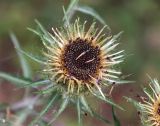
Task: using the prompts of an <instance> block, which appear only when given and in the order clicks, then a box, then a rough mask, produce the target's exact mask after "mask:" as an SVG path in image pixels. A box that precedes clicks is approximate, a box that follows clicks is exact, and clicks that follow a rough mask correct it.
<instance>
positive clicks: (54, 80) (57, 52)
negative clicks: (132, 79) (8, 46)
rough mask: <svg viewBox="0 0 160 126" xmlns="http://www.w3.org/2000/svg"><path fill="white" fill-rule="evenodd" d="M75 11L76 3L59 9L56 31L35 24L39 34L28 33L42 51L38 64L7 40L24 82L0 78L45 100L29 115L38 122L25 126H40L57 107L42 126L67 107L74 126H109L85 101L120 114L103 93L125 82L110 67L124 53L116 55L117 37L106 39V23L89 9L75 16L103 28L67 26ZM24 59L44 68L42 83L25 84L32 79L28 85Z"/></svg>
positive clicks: (80, 23)
mask: <svg viewBox="0 0 160 126" xmlns="http://www.w3.org/2000/svg"><path fill="white" fill-rule="evenodd" d="M75 5H77V2H76V1H74V2H73V3H71V4H70V6H69V8H68V9H67V11H65V9H64V15H65V16H64V20H65V22H64V25H63V26H62V27H60V28H55V27H53V28H51V29H52V32H48V31H47V30H46V29H45V28H44V27H43V26H42V25H41V23H40V22H39V21H37V20H36V24H37V26H38V30H34V29H31V28H28V29H29V30H30V31H32V32H33V33H35V34H36V35H38V36H39V37H40V39H41V41H42V43H43V45H44V47H45V51H43V58H41V59H40V58H37V57H35V56H33V55H31V54H30V53H27V52H25V51H23V50H22V49H21V48H20V46H19V44H18V42H17V41H16V39H15V36H13V35H11V38H12V40H13V43H14V45H15V48H16V50H17V52H18V55H19V57H20V61H21V64H22V68H23V72H24V73H23V75H24V77H25V78H27V79H22V78H16V77H14V76H11V75H8V74H6V73H0V77H3V78H5V79H7V80H9V81H11V82H13V83H16V84H17V85H18V86H21V87H23V88H27V92H28V89H29V88H30V87H32V88H34V89H36V90H37V91H36V93H37V94H38V95H40V96H41V99H44V100H46V99H45V97H46V96H47V99H48V100H47V104H46V105H45V106H44V108H43V109H42V111H41V112H40V113H39V114H37V113H34V114H33V113H31V115H37V116H36V117H35V119H34V120H32V121H31V123H30V126H33V125H35V124H39V122H41V120H43V119H42V118H43V116H44V114H46V113H47V112H48V111H49V109H50V108H51V107H53V106H54V104H56V103H59V104H60V105H59V109H58V110H57V111H56V112H55V113H53V117H52V118H51V119H50V120H49V121H47V122H46V123H47V124H46V123H44V125H45V126H46V125H51V124H52V123H53V122H54V121H55V120H56V119H57V118H58V117H59V115H60V114H61V113H62V112H63V111H64V110H65V109H66V107H67V106H68V105H69V104H74V106H75V107H76V110H77V115H78V124H79V126H81V125H82V116H83V115H84V113H88V114H90V115H91V116H92V117H96V118H99V119H101V120H103V121H104V122H106V123H110V121H108V120H107V119H105V118H104V117H102V116H101V115H99V114H98V113H96V112H95V111H94V109H93V107H92V105H91V104H90V103H89V102H88V101H89V100H88V99H89V98H92V99H95V98H98V99H100V100H102V101H104V102H105V103H107V104H110V105H111V106H112V108H114V107H116V108H119V109H121V110H123V108H122V107H121V106H119V105H117V104H116V103H114V101H112V100H111V99H110V98H108V97H107V94H106V93H105V92H104V90H105V89H108V88H109V87H110V86H114V85H115V84H123V83H126V82H128V81H123V80H121V79H120V78H119V76H120V75H121V72H120V71H118V70H117V69H115V66H116V65H118V64H119V63H121V62H123V60H124V58H123V56H124V54H123V53H124V50H119V51H117V49H116V47H117V46H118V45H119V43H118V42H117V41H118V40H119V36H120V35H121V33H122V32H120V33H118V34H117V35H113V36H112V35H110V34H109V35H107V34H105V32H106V29H107V30H108V29H109V27H108V26H107V25H104V24H105V22H104V21H103V20H102V19H101V18H100V17H99V16H98V15H97V14H96V13H93V10H92V9H88V8H87V11H86V10H85V9H84V8H80V7H79V9H78V10H79V11H81V12H87V14H90V15H92V16H94V17H96V19H98V20H99V21H100V22H101V23H102V24H103V25H104V26H103V27H102V28H97V26H96V22H93V23H89V22H87V21H84V22H83V23H82V21H81V19H80V18H77V19H76V20H75V21H73V22H72V23H71V21H70V20H71V18H72V16H73V14H72V13H71V11H73V8H74V9H75ZM84 10H85V11H84ZM87 25H89V28H87ZM24 55H26V56H28V57H29V58H31V59H33V60H34V61H36V62H37V63H40V64H42V65H43V66H44V69H43V70H42V72H41V73H42V75H43V78H42V79H41V80H38V81H34V82H33V81H30V80H32V79H28V78H31V76H30V73H29V71H28V70H29V67H28V64H26V61H25V59H24V58H23V56H24ZM39 87H41V88H39ZM44 95H45V97H44ZM32 107H33V106H32ZM112 112H113V119H114V122H115V125H116V126H119V125H120V123H119V121H118V119H117V117H116V115H115V113H114V110H113V109H112ZM44 122H45V121H44ZM39 125H40V124H39Z"/></svg>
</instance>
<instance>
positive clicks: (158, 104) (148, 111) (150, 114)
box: [141, 79, 160, 126]
mask: <svg viewBox="0 0 160 126" xmlns="http://www.w3.org/2000/svg"><path fill="white" fill-rule="evenodd" d="M152 85H153V86H152ZM152 85H150V89H151V92H147V91H145V93H146V94H147V96H148V99H149V100H148V101H146V100H145V101H144V103H143V104H141V107H142V110H143V111H142V116H143V121H144V123H146V124H148V125H150V126H160V85H159V83H158V80H156V79H154V80H153V81H152Z"/></svg>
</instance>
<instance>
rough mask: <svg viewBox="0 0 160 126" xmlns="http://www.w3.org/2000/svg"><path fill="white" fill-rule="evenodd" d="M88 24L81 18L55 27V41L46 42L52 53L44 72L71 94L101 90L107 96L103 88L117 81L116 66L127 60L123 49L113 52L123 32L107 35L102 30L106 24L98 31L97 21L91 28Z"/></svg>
mask: <svg viewBox="0 0 160 126" xmlns="http://www.w3.org/2000/svg"><path fill="white" fill-rule="evenodd" d="M85 24H86V22H84V23H83V25H80V24H79V19H77V20H76V21H75V23H74V24H71V25H69V26H66V27H64V28H62V29H61V31H59V30H58V29H57V28H56V29H54V28H52V30H53V33H54V35H52V39H53V40H54V41H53V42H52V43H50V44H49V45H47V44H45V47H46V48H47V50H48V52H47V53H44V54H45V56H46V57H47V58H48V61H47V63H46V64H47V67H46V69H45V70H44V71H45V72H46V74H49V78H50V80H52V81H53V83H55V84H56V85H61V86H62V87H64V90H65V91H66V92H67V93H68V94H71V95H75V94H78V95H79V94H81V93H86V92H91V93H94V90H97V89H98V91H99V92H100V93H101V95H102V96H104V94H103V92H102V91H101V87H102V86H103V85H108V84H111V83H115V82H116V80H117V79H118V76H117V74H120V72H117V71H115V70H114V69H113V66H114V65H115V64H118V63H120V62H122V61H123V60H122V59H121V58H122V57H123V55H122V52H123V51H119V52H116V53H115V52H114V53H113V51H114V49H115V48H116V46H117V45H118V43H116V44H115V43H114V42H115V41H116V39H117V37H118V36H119V34H118V35H116V36H114V37H112V36H105V34H102V33H103V32H104V29H105V28H106V26H104V27H103V28H102V29H101V30H100V31H99V32H97V30H96V28H95V23H93V24H92V25H91V26H90V27H89V29H88V30H86V28H85ZM113 74H114V75H113ZM114 79H115V80H114Z"/></svg>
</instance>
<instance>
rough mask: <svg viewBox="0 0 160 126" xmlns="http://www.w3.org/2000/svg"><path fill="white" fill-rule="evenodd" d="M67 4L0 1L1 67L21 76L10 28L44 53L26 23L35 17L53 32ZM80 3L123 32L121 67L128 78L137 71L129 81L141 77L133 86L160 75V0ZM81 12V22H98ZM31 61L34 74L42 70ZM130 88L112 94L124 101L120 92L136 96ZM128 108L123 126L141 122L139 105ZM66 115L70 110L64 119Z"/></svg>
mask: <svg viewBox="0 0 160 126" xmlns="http://www.w3.org/2000/svg"><path fill="white" fill-rule="evenodd" d="M68 4H69V0H0V71H7V72H14V73H16V74H20V73H19V71H20V67H19V65H18V64H19V62H18V60H17V59H18V57H17V56H16V53H15V50H14V48H13V45H11V42H10V41H11V40H10V37H9V32H10V31H13V32H14V33H15V34H16V36H17V37H18V39H19V41H20V45H21V47H22V48H24V50H27V51H30V52H32V53H33V54H41V51H42V50H40V48H41V47H42V43H41V41H40V40H39V39H38V37H37V36H35V35H34V34H33V33H31V32H29V31H28V30H27V27H35V22H34V19H38V20H39V21H40V22H41V23H42V24H43V25H44V26H45V27H46V28H47V29H48V31H51V27H60V26H61V25H62V23H63V21H62V18H63V10H62V6H64V7H65V8H66V7H67V6H68ZM79 4H80V5H86V6H90V7H91V8H93V9H95V10H96V11H97V12H98V13H99V14H100V15H101V17H102V18H103V19H104V21H106V22H107V24H108V25H109V26H110V28H111V29H112V33H113V34H116V33H118V32H120V31H124V33H123V35H122V37H121V42H120V43H121V45H120V48H121V49H125V50H126V61H125V63H123V64H122V65H121V67H122V71H123V73H124V74H125V75H126V76H127V75H128V74H132V75H131V76H129V78H126V79H131V80H135V81H136V83H134V84H132V85H131V88H133V89H132V90H133V91H134V93H139V91H140V89H139V87H141V85H143V84H145V82H146V81H148V79H147V76H146V74H147V73H148V74H149V75H151V76H152V77H157V78H159V79H160V55H159V54H160V1H159V0H130V1H129V0H119V1H118V0H80V2H79ZM77 16H78V17H81V20H82V21H84V20H89V21H91V22H92V21H93V18H92V17H91V16H88V15H84V14H82V13H79V12H78V13H76V16H75V17H77ZM98 25H100V24H98ZM29 61H30V60H29ZM30 63H31V67H32V69H33V71H34V73H37V70H39V67H38V66H37V64H36V63H33V62H31V61H30ZM17 71H18V72H17ZM124 89H125V91H124ZM129 90H130V86H129V85H127V86H126V87H125V88H124V86H123V87H118V88H116V89H115V91H114V92H113V97H114V98H115V99H118V100H117V102H120V103H122V101H121V100H119V99H122V98H120V97H119V96H122V95H127V96H128V95H131V96H132V97H134V96H135V95H133V94H132V93H131V92H129ZM116 91H117V92H116ZM117 95H118V96H117ZM123 102H124V101H123ZM123 106H128V107H126V109H127V112H126V114H124V112H120V111H118V112H117V113H118V118H119V119H120V120H121V122H122V125H124V126H126V125H130V126H135V125H136V126H138V125H140V124H139V122H140V121H139V119H138V117H137V115H136V111H135V109H133V108H132V107H131V106H130V105H128V104H127V103H123ZM103 109H104V110H103ZM103 109H102V110H103V111H105V108H103ZM70 113H71V112H70ZM108 113H111V112H107V109H106V112H103V114H104V115H106V116H108V115H109V114H108ZM64 116H65V115H64ZM64 116H63V117H64ZM66 118H67V114H66V116H65V117H64V118H63V119H64V120H66ZM86 119H88V117H86ZM74 122H76V121H74V120H72V121H69V122H68V123H67V124H68V125H69V126H70V125H75V124H74ZM93 124H94V123H93ZM87 125H90V124H86V126H87ZM102 125H103V124H102Z"/></svg>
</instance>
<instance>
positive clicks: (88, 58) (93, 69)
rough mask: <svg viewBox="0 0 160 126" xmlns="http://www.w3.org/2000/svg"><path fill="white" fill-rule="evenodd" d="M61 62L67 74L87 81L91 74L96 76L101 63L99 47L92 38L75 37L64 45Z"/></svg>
mask: <svg viewBox="0 0 160 126" xmlns="http://www.w3.org/2000/svg"><path fill="white" fill-rule="evenodd" d="M62 63H63V67H64V68H63V69H65V71H66V72H67V74H68V75H69V76H73V77H75V78H76V79H78V80H82V81H89V80H90V79H91V76H92V77H94V78H96V77H97V72H98V69H99V67H100V64H101V58H100V48H99V47H98V46H95V45H94V44H93V42H92V40H87V39H85V40H83V39H81V38H77V39H76V40H74V41H70V43H69V44H67V45H66V46H65V48H64V52H63V54H62Z"/></svg>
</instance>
